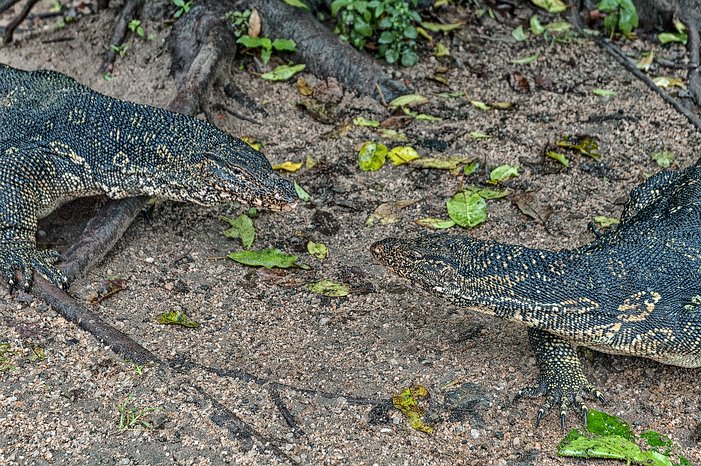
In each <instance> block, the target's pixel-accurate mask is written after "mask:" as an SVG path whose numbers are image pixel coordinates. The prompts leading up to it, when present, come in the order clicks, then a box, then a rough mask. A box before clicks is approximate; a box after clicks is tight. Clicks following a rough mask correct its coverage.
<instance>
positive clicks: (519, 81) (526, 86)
mask: <svg viewBox="0 0 701 466" xmlns="http://www.w3.org/2000/svg"><path fill="white" fill-rule="evenodd" d="M509 84H510V85H511V88H512V89H513V90H514V91H516V92H520V93H521V94H525V93H527V92H528V91H530V90H531V85H530V83H529V82H528V79H526V77H525V76H524V75H522V74H521V73H518V72H516V71H512V72H511V74H510V75H509Z"/></svg>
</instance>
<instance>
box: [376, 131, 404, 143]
mask: <svg viewBox="0 0 701 466" xmlns="http://www.w3.org/2000/svg"><path fill="white" fill-rule="evenodd" d="M377 133H378V134H379V135H380V136H382V137H383V138H385V139H389V140H390V141H395V142H406V141H408V140H409V138H407V137H406V134H404V133H402V132H401V131H397V130H394V129H385V128H377Z"/></svg>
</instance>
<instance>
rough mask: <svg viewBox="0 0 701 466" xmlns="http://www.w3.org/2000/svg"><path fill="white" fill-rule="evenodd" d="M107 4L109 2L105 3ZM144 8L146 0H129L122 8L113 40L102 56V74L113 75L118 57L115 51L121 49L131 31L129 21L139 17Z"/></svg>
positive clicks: (113, 33)
mask: <svg viewBox="0 0 701 466" xmlns="http://www.w3.org/2000/svg"><path fill="white" fill-rule="evenodd" d="M104 3H105V4H106V3H107V2H104ZM143 6H144V0H127V2H126V3H125V4H124V7H122V11H121V12H120V13H119V17H118V18H117V23H116V24H115V26H114V30H113V32H112V38H111V39H110V43H109V45H108V46H107V50H105V54H104V55H103V56H102V64H101V65H100V73H111V72H112V69H113V68H114V60H115V59H116V57H117V52H116V51H115V50H114V49H115V47H119V46H120V45H121V44H122V42H124V38H125V37H126V35H127V31H128V30H129V21H131V20H132V19H134V18H136V17H138V16H139V13H140V12H141V9H142V8H143Z"/></svg>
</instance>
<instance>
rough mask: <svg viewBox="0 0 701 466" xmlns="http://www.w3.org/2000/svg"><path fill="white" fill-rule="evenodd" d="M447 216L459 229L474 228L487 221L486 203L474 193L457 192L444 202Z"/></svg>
mask: <svg viewBox="0 0 701 466" xmlns="http://www.w3.org/2000/svg"><path fill="white" fill-rule="evenodd" d="M446 207H447V208H448V216H449V217H450V218H451V219H452V220H453V221H454V222H455V223H456V224H457V225H460V226H461V227H470V228H473V227H476V226H477V225H479V224H480V223H482V222H484V221H485V220H487V201H485V200H484V198H483V197H482V196H480V195H479V194H476V193H468V192H464V191H463V192H459V193H457V194H455V195H454V196H453V197H452V198H451V199H449V200H448V202H446Z"/></svg>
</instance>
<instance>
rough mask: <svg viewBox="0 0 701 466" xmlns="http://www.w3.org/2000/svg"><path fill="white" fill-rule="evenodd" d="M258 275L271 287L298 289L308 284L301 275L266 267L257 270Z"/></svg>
mask: <svg viewBox="0 0 701 466" xmlns="http://www.w3.org/2000/svg"><path fill="white" fill-rule="evenodd" d="M256 275H258V278H260V279H261V280H263V281H264V282H265V283H267V284H269V285H276V286H281V287H283V288H296V287H299V286H303V285H304V284H305V283H306V280H304V278H303V277H300V276H299V274H291V273H287V271H286V270H285V269H266V268H265V267H259V268H257V269H256Z"/></svg>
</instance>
